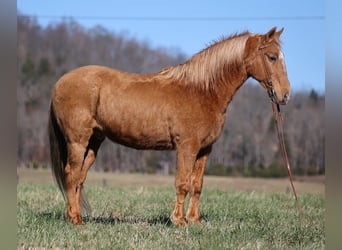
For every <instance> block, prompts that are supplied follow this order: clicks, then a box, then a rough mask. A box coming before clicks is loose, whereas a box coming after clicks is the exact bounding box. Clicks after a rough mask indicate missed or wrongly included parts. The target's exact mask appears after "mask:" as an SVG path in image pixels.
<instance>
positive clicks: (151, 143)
mask: <svg viewBox="0 0 342 250" xmlns="http://www.w3.org/2000/svg"><path fill="white" fill-rule="evenodd" d="M105 134H106V136H107V137H108V138H109V139H110V140H112V141H114V142H117V143H120V144H123V145H125V146H128V147H132V148H135V149H157V150H170V149H174V143H173V141H172V136H171V135H170V133H169V131H167V128H165V127H164V126H158V127H156V126H148V125H146V124H145V125H141V126H139V125H138V124H135V123H134V122H130V123H125V124H119V125H117V126H115V125H114V126H111V127H110V128H107V129H106V131H105Z"/></svg>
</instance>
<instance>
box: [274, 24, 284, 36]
mask: <svg viewBox="0 0 342 250" xmlns="http://www.w3.org/2000/svg"><path fill="white" fill-rule="evenodd" d="M283 31H284V27H283V28H281V29H280V30H279V31H277V32H276V35H277V37H278V38H279V37H280V35H281V33H283Z"/></svg>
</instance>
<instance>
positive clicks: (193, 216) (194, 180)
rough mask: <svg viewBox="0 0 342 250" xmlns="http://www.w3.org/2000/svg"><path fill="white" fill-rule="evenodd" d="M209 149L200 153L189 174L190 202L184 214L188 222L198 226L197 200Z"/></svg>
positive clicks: (200, 190)
mask: <svg viewBox="0 0 342 250" xmlns="http://www.w3.org/2000/svg"><path fill="white" fill-rule="evenodd" d="M210 151H211V147H210V148H208V149H205V150H204V151H203V152H200V154H199V156H198V157H197V160H196V162H195V166H194V169H193V171H192V174H191V183H190V202H189V207H188V211H187V214H186V217H187V220H188V222H191V223H198V224H200V213H199V208H198V206H199V198H200V195H201V192H202V186H203V174H204V169H205V165H206V163H207V160H208V156H209V153H210Z"/></svg>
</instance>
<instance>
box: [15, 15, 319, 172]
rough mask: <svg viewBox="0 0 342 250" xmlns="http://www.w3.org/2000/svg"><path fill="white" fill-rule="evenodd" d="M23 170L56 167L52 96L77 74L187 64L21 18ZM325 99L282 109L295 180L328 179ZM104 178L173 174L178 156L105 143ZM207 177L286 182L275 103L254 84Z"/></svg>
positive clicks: (181, 57)
mask: <svg viewBox="0 0 342 250" xmlns="http://www.w3.org/2000/svg"><path fill="white" fill-rule="evenodd" d="M17 24H18V50H17V51H18V52H17V53H18V55H17V56H18V81H17V109H18V110H17V114H18V119H17V120H18V165H19V166H29V167H48V166H49V164H50V157H49V146H48V134H47V121H48V110H49V105H50V95H51V89H52V86H53V85H54V83H55V82H56V81H57V79H58V78H59V77H61V76H62V75H63V74H64V73H66V72H68V71H69V70H71V69H74V68H76V67H80V66H83V65H88V64H99V65H105V66H109V67H114V68H118V69H121V70H125V71H129V72H135V73H149V72H155V71H159V70H160V69H162V68H163V67H167V66H171V65H175V64H179V63H183V62H184V61H185V60H186V59H187V58H188V57H189V55H185V54H184V53H182V52H181V51H179V50H177V49H169V48H152V47H151V46H150V45H149V44H148V43H146V42H141V41H138V40H137V39H135V38H134V37H131V36H129V35H127V34H126V33H115V32H112V31H108V30H107V29H105V28H103V27H101V26H96V27H93V28H89V29H87V28H84V27H82V26H81V25H80V24H79V23H77V22H75V21H74V20H71V19H66V20H63V21H60V22H56V23H51V24H49V25H48V26H47V27H42V26H41V25H40V24H39V23H38V22H37V20H36V19H34V18H27V17H25V16H21V15H19V16H18V21H17ZM324 100H325V97H324V95H320V94H318V93H317V92H316V91H314V90H312V91H311V92H308V93H307V92H297V93H293V94H292V98H291V101H290V103H289V104H288V105H287V106H286V107H284V108H282V111H283V114H284V118H285V123H284V132H285V140H286V144H287V149H288V151H289V152H288V154H289V158H290V162H291V165H292V168H293V169H294V171H295V173H296V174H322V173H324V172H325V166H324V158H325V154H324V153H325V152H324V140H325V131H324V125H323V115H324ZM93 169H95V170H98V171H124V172H144V173H156V172H161V173H166V174H168V173H174V171H175V153H174V152H172V151H138V150H134V149H130V148H126V147H124V146H121V145H118V144H115V143H112V142H109V141H108V140H106V141H105V142H104V143H103V144H102V146H101V149H100V150H99V154H98V158H97V160H96V162H95V165H94V166H93ZM206 173H207V174H215V175H246V176H284V175H286V169H285V167H284V166H283V165H282V158H281V152H280V148H279V146H278V140H277V137H276V132H275V125H274V121H273V116H272V110H271V105H270V101H269V99H268V96H267V94H266V93H265V91H264V90H263V89H262V88H261V87H260V86H258V84H255V83H253V82H252V81H247V83H245V84H244V86H242V88H241V89H240V90H239V91H238V92H237V94H236V96H234V100H233V101H232V102H231V104H230V105H229V107H228V115H227V121H226V123H225V126H224V129H223V132H222V134H221V137H220V139H219V140H218V141H217V142H216V143H215V144H214V147H213V152H212V154H211V156H210V159H209V162H208V165H207V169H206Z"/></svg>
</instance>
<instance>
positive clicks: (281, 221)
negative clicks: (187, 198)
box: [17, 171, 325, 249]
mask: <svg viewBox="0 0 342 250" xmlns="http://www.w3.org/2000/svg"><path fill="white" fill-rule="evenodd" d="M35 173H36V174H35V176H36V178H33V177H32V178H31V177H30V176H29V174H28V172H26V173H25V174H23V172H21V171H19V172H18V175H19V183H18V186H17V207H18V210H17V225H18V235H17V237H18V249H29V248H31V249H34V248H48V249H49V248H53V249H55V248H59V249H324V248H325V226H324V225H325V197H324V193H323V192H321V191H320V188H317V190H318V191H317V190H316V191H314V192H305V191H304V190H305V189H302V190H301V192H300V200H301V203H302V210H303V214H302V216H301V219H300V220H299V218H298V216H297V213H296V210H295V204H294V199H293V196H292V194H291V193H286V191H285V188H284V187H283V186H282V184H280V186H282V187H281V188H279V190H280V191H277V190H273V191H269V192H265V191H262V189H261V190H260V189H255V190H256V191H253V190H252V189H251V187H249V189H243V188H242V189H241V190H242V191H241V190H238V188H233V189H227V188H224V187H222V185H221V184H220V181H223V180H221V179H220V178H219V179H218V183H216V184H215V183H211V184H209V183H210V182H214V180H215V179H211V178H209V179H210V181H208V182H207V184H206V185H205V188H204V190H203V193H202V196H201V204H200V209H201V214H202V221H203V227H199V226H196V225H189V226H188V227H175V226H173V225H172V224H171V222H170V220H169V215H170V213H171V210H172V207H173V201H174V197H175V191H174V187H173V182H172V183H171V184H170V185H169V183H168V181H167V180H169V179H170V181H171V180H173V178H172V177H171V178H166V177H155V176H154V182H152V181H151V180H150V179H149V178H151V176H145V177H146V178H145V177H144V176H140V175H133V176H131V179H132V180H131V183H133V184H130V185H128V184H127V183H128V182H125V181H124V179H125V178H123V177H124V176H126V175H122V176H121V175H119V176H121V177H122V178H121V182H122V184H121V186H113V185H114V184H111V183H112V182H111V180H112V179H111V178H114V177H109V176H107V177H108V181H106V186H103V185H96V181H95V180H96V178H95V177H94V176H93V177H92V178H94V179H93V180H92V181H90V180H91V178H90V179H89V181H90V182H89V183H88V184H89V185H87V187H86V193H87V194H88V198H89V201H90V203H91V205H92V213H91V215H88V216H86V217H85V222H86V224H85V225H84V226H78V227H76V226H73V225H71V223H68V222H67V221H66V220H65V216H64V214H65V205H64V201H63V198H62V196H61V194H60V193H59V190H58V189H57V187H56V185H54V183H53V182H48V181H47V179H44V178H42V177H41V178H39V176H42V175H43V174H45V172H44V171H43V172H39V171H37V172H35ZM107 175H108V174H107ZM30 178H31V179H30ZM47 178H48V177H47ZM101 178H102V176H101ZM101 178H99V180H98V181H99V183H101ZM127 178H128V177H127ZM163 178H166V179H163ZM206 178H207V177H205V179H206ZM229 180H230V179H227V181H229ZM261 181H262V180H260V182H261ZM249 182H252V181H249ZM266 182H267V181H266ZM124 183H126V185H125V184H124ZM280 183H281V181H280ZM230 184H231V185H234V183H230ZM235 184H236V183H235ZM240 184H241V183H240ZM240 184H239V185H240ZM296 184H297V183H296ZM215 185H216V186H215ZM250 185H251V184H250ZM272 185H275V184H272ZM303 185H304V184H303ZM316 185H317V186H320V185H322V184H320V185H318V184H317V183H316ZM323 186H324V185H323ZM323 190H324V188H323Z"/></svg>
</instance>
